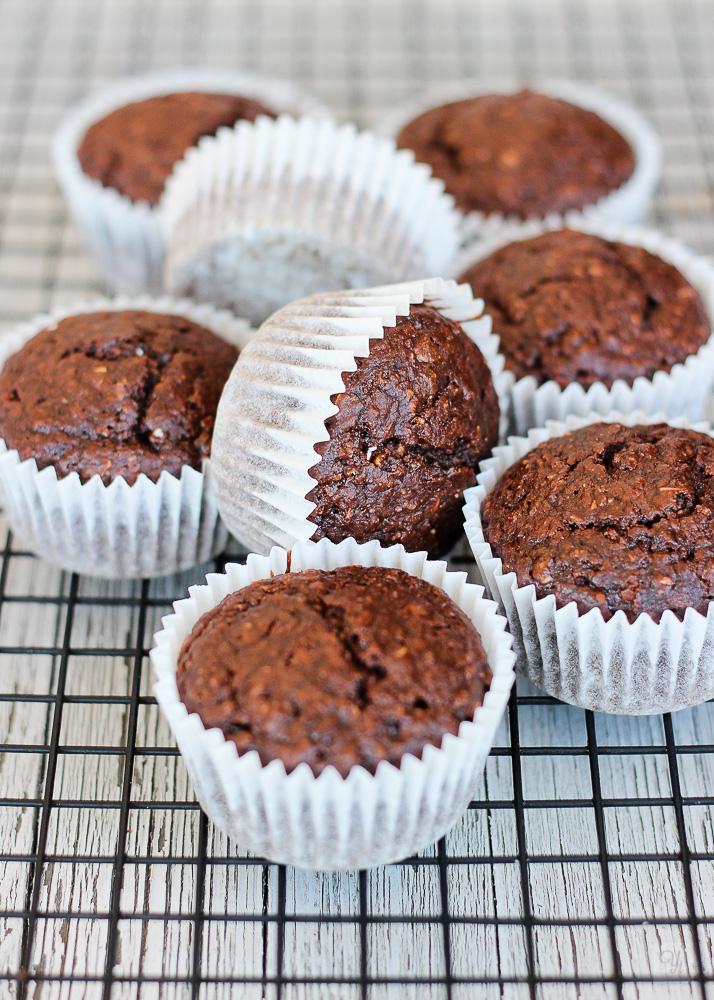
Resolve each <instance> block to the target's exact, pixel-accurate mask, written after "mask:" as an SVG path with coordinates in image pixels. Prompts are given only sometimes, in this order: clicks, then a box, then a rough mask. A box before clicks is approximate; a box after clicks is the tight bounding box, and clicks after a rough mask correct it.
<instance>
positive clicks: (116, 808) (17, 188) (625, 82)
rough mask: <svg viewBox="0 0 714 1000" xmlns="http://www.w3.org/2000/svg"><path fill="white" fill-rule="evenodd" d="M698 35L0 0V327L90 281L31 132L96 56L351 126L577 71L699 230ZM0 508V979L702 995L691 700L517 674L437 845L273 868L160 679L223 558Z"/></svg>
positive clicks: (126, 990)
mask: <svg viewBox="0 0 714 1000" xmlns="http://www.w3.org/2000/svg"><path fill="white" fill-rule="evenodd" d="M713 50H714V9H713V8H712V5H711V2H710V0H582V2H579V0H438V2H437V0H412V2H407V0H359V2H358V0H292V2H291V0H4V3H2V5H1V6H0V321H1V322H2V325H3V327H4V328H9V327H11V326H12V325H13V324H15V323H17V322H19V321H21V320H23V319H25V318H27V317H29V316H31V315H32V314H33V313H35V312H37V311H40V310H43V309H47V308H49V307H50V306H51V305H57V304H70V303H72V302H74V301H76V300H78V299H79V298H82V297H86V296H87V294H93V293H94V292H95V291H96V290H97V286H96V284H95V272H94V270H93V267H92V265H91V262H90V261H89V260H88V258H87V256H86V255H85V253H84V251H83V249H82V247H81V245H80V243H79V238H78V235H77V233H76V232H75V230H74V229H73V227H72V226H71V225H70V224H69V222H68V220H67V217H66V213H65V210H64V206H63V204H62V201H61V198H60V196H59V193H58V191H57V189H56V186H55V184H54V181H53V178H52V173H51V168H50V165H49V155H48V150H49V137H50V135H51V131H52V129H53V127H54V125H55V123H56V121H57V118H58V116H59V115H60V114H61V113H62V111H63V110H64V109H65V108H66V107H68V106H70V105H71V104H72V103H73V102H75V101H76V100H77V99H79V98H80V97H81V96H82V95H83V94H84V93H86V92H88V91H90V90H92V89H94V88H96V87H97V86H99V85H100V84H101V83H102V82H103V81H105V80H107V79H111V78H114V77H117V76H121V75H125V74H127V73H132V72H139V71H143V70H146V69H153V68H161V67H164V66H166V67H173V66H175V65H182V64H183V65H185V64H207V65H214V66H241V67H246V68H249V69H258V70H261V71H265V72H269V73H273V74H278V75H282V76H288V77H292V78H294V79H296V80H298V81H299V82H300V83H302V84H303V85H304V86H306V87H308V88H310V89H312V90H313V91H314V92H315V93H316V95H317V96H318V97H320V98H321V99H322V100H324V101H325V103H327V104H328V105H330V106H331V107H332V109H333V110H334V111H335V113H337V114H338V115H340V116H342V117H344V118H353V119H355V120H357V121H358V122H359V123H360V124H363V125H364V124H371V123H372V122H373V121H375V120H376V118H377V117H378V116H379V114H380V113H382V112H383V111H385V110H386V109H387V108H388V107H389V106H390V105H391V104H394V103H395V102H397V101H400V100H402V99H404V98H405V97H406V96H408V95H409V94H411V93H412V92H415V91H416V90H418V89H420V88H421V87H424V86H428V85H433V84H437V83H440V82H443V81H448V80H454V79H460V78H463V77H466V76H472V75H479V74H483V75H500V74H516V75H522V76H529V75H544V76H545V75H549V76H566V77H575V78H581V79H585V80H588V81H591V82H593V83H596V84H600V85H601V86H604V87H606V88H607V89H609V90H610V91H612V92H614V93H617V94H620V95H621V96H623V97H625V98H627V99H629V100H631V101H633V102H635V103H636V104H638V105H639V106H640V107H641V108H642V109H643V110H644V111H645V112H646V113H647V115H648V116H649V117H650V118H651V120H652V121H653V123H654V125H655V127H656V128H657V130H658V131H659V133H660V135H661V136H662V138H663V142H664V147H665V156H666V169H665V174H664V179H663V182H662V184H661V186H660V189H659V192H658V196H657V200H656V203H655V206H654V210H653V216H652V220H653V221H654V222H655V223H656V224H657V225H660V226H662V227H663V228H665V229H667V230H668V231H669V232H670V233H672V234H674V235H677V236H679V237H680V238H682V239H683V240H684V241H685V242H687V243H689V244H690V245H691V246H693V247H694V248H695V249H696V250H698V251H699V252H702V253H708V252H710V251H711V249H712V247H713V246H714V195H713V192H714V111H713V110H712V109H713V108H714V69H712V62H711V59H710V52H711V51H713ZM0 531H2V533H1V534H0V539H4V541H3V542H0V544H3V546H4V547H3V549H2V553H1V554H2V563H1V566H0V743H1V744H2V752H1V754H0V996H3V997H4V996H8V997H13V998H19V1000H24V998H27V1000H29V998H33V1000H40V998H42V1000H47V998H51V1000H52V998H55V997H57V998H69V1000H76V998H80V997H81V998H85V997H86V998H91V1000H94V998H104V1000H109V998H112V1000H116V998H125V997H126V998H134V997H137V998H142V1000H145V998H154V997H156V998H164V997H165V998H172V1000H173V998H179V1000H182V998H205V1000H209V998H211V1000H213V998H221V997H226V998H228V997H230V998H233V997H240V998H241V1000H242V998H244V997H248V998H251V997H255V998H262V997H268V998H276V1000H277V998H280V1000H288V998H290V1000H292V998H296V1000H297V998H301V1000H302V998H305V1000H307V998H315V1000H326V998H332V997H335V998H338V1000H343V998H349V1000H352V998H354V1000H359V998H363V997H369V998H370V1000H382V998H390V1000H392V998H394V1000H401V998H404V997H414V998H417V1000H422V998H427V1000H432V998H453V1000H467V998H468V1000H471V998H474V1000H476V998H478V1000H480V998H482V997H486V998H490V997H493V998H496V997H499V998H515V1000H520V998H524V1000H536V998H539V1000H550V998H564V1000H566V998H567V1000H570V998H573V1000H575V998H606V1000H609V998H613V1000H614V998H622V1000H630V998H635V997H637V998H649V997H655V998H657V997H661V996H667V997H673V998H676V1000H678V998H680V997H681V998H684V997H694V998H697V1000H699V998H707V997H709V998H711V997H714V946H713V941H712V922H713V921H714V811H713V809H714V709H713V707H712V705H711V704H707V705H702V706H699V707H698V708H696V709H693V710H691V711H687V712H681V713H678V714H677V715H674V716H664V717H661V716H656V717H651V718H618V717H606V716H597V715H593V714H592V713H589V712H584V711H581V710H579V709H575V708H571V707H568V706H565V705H561V704H559V703H557V702H554V701H553V700H552V699H549V698H547V697H545V696H542V695H540V694H539V693H538V692H537V691H536V690H535V689H534V688H532V687H530V686H528V685H527V684H525V683H523V682H519V685H518V691H517V695H515V694H514V697H513V698H512V700H511V703H510V706H509V711H508V714H507V718H506V720H505V721H504V724H503V726H502V728H501V730H500V732H499V735H498V738H497V740H496V746H495V747H494V750H493V753H492V755H491V757H490V758H489V761H488V764H487V767H486V772H485V775H484V780H483V782H482V784H481V786H480V788H479V790H478V792H477V797H476V799H475V800H474V801H473V802H472V803H471V806H470V808H469V810H468V813H467V815H466V816H465V817H464V819H463V820H462V821H461V822H460V824H458V825H457V827H456V828H455V830H453V831H452V832H451V833H449V835H448V836H447V837H445V838H444V839H443V840H442V841H440V842H439V843H438V844H436V845H434V846H433V847H432V848H430V849H429V850H427V851H424V852H423V854H422V855H420V856H419V857H417V858H411V859H408V860H406V861H404V862H403V863H401V864H398V865H390V866H387V867H385V868H380V869H375V870H370V871H367V872H349V873H342V874H332V875H324V874H318V873H310V872H301V871H297V870H294V869H290V868H285V867H281V866H276V865H270V864H266V863H265V862H264V861H263V860H261V859H260V858H256V857H252V856H246V854H245V852H243V851H242V850H241V848H240V846H239V845H236V844H233V843H232V842H230V841H229V840H228V839H227V838H226V837H225V836H224V835H223V834H222V833H221V832H220V831H218V830H216V829H215V828H214V827H213V825H212V824H211V823H210V822H208V820H207V819H206V818H205V816H203V815H202V813H201V811H200V809H199V807H198V805H197V803H196V802H195V800H194V797H193V795H192V792H191V789H190V785H189V783H188V780H187V777H186V773H185V771H184V768H183V764H182V761H181V758H180V756H179V755H178V753H177V751H176V749H175V747H174V745H173V742H172V739H171V735H170V733H169V731H168V728H167V727H166V726H165V725H164V723H163V721H162V720H161V718H160V716H159V713H158V710H157V707H156V705H155V702H154V699H153V697H152V695H151V676H150V668H149V662H148V659H147V652H148V649H149V648H150V645H151V636H152V634H153V632H154V631H155V630H156V629H157V628H158V626H159V623H160V618H161V615H162V614H164V613H166V612H168V611H169V610H170V605H171V602H172V601H173V600H174V599H177V598H180V597H183V596H184V595H185V592H186V589H187V587H188V586H189V585H190V584H191V583H194V582H197V581H200V580H201V579H202V577H203V574H204V573H205V572H206V571H207V570H210V569H212V568H215V567H213V566H204V567H199V568H197V569H196V570H195V571H193V572H191V573H187V574H184V575H183V576H181V577H175V578H167V579H164V580H158V581H144V582H135V583H104V582H101V581H92V580H88V579H85V578H80V577H77V576H70V575H68V574H64V573H61V572H60V571H59V570H56V569H54V568H53V567H51V566H48V565H47V564H45V563H43V562H41V561H40V560H37V559H35V558H33V557H31V556H30V555H29V554H28V553H26V552H23V551H21V550H20V549H19V548H18V547H17V546H15V545H14V544H13V541H12V539H11V537H10V536H9V535H7V532H6V529H4V528H2V529H0ZM451 562H452V564H453V566H454V567H455V568H460V569H466V570H467V571H468V570H469V569H470V566H471V564H470V560H469V558H468V557H467V555H466V549H465V548H463V547H462V549H461V550H460V554H459V555H455V556H453V557H452V560H451ZM219 568H220V566H219Z"/></svg>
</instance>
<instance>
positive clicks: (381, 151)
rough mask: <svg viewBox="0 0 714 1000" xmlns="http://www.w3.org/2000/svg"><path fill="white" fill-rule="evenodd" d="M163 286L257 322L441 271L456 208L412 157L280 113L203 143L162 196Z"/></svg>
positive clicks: (368, 136) (447, 259)
mask: <svg viewBox="0 0 714 1000" xmlns="http://www.w3.org/2000/svg"><path fill="white" fill-rule="evenodd" d="M163 205H164V222H165V229H166V254H167V259H166V287H167V288H168V289H170V290H171V291H172V292H174V293H176V294H182V295H190V296H191V297H192V298H194V299H196V300H198V301H208V302H211V303H213V305H216V306H219V307H221V308H231V309H233V310H234V312H237V313H238V314H239V315H241V316H246V317H247V318H248V319H250V320H251V322H253V323H254V324H258V323H260V322H262V321H263V320H265V319H266V318H267V317H268V316H270V315H271V314H272V313H273V312H275V310H276V309H279V308H281V307H282V306H284V305H286V304H287V303H288V302H292V301H293V300H295V299H298V298H302V297H303V296H306V295H310V294H313V293H317V292H324V291H330V290H332V289H343V288H362V287H367V286H369V285H375V284H384V283H387V282H392V281H403V280H407V279H412V278H421V277H423V276H424V275H425V274H440V273H442V272H443V271H444V269H445V268H446V267H447V266H448V265H449V264H450V263H451V260H452V258H453V256H454V253H455V252H456V250H457V247H458V241H459V236H458V227H459V224H460V216H459V213H458V212H456V210H455V208H454V207H453V199H452V198H451V197H450V196H449V195H445V194H444V185H443V183H442V182H441V181H438V180H435V179H434V178H433V177H432V176H431V171H430V169H429V167H427V166H425V165H424V164H415V163H414V156H413V154H412V153H411V151H408V150H402V151H400V152H398V151H397V150H396V149H395V147H394V144H393V143H392V142H391V141H388V140H385V139H378V138H377V137H376V136H374V135H373V134H372V133H370V132H362V133H359V132H357V131H356V129H355V128H354V126H352V125H342V126H338V125H336V124H335V123H333V122H331V121H328V120H318V119H312V118H304V119H302V120H300V121H295V119H293V118H290V117H289V116H281V117H280V118H278V119H277V120H275V121H273V120H270V119H266V118H261V119H259V120H258V121H256V122H255V123H253V124H251V123H249V122H238V123H237V125H236V127H235V128H234V129H224V130H222V131H221V132H220V133H219V134H218V135H217V136H216V137H214V138H210V139H209V138H206V139H203V140H202V141H201V142H200V144H199V146H198V147H197V148H196V149H194V150H190V151H189V153H188V154H187V155H186V157H185V159H184V160H183V162H182V163H181V164H180V165H179V166H177V168H176V170H175V171H174V174H173V176H172V177H171V179H170V181H169V183H168V184H167V187H166V193H165V196H164V202H163Z"/></svg>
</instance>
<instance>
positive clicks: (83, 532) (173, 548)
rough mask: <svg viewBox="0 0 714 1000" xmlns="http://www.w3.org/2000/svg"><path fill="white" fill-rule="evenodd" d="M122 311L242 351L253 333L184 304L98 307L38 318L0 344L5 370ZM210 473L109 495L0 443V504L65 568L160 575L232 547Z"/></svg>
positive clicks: (141, 480) (190, 472)
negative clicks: (177, 323) (185, 327)
mask: <svg viewBox="0 0 714 1000" xmlns="http://www.w3.org/2000/svg"><path fill="white" fill-rule="evenodd" d="M124 309H144V310H147V311H149V312H156V313H166V314H171V315H179V316H185V317H186V318H187V319H190V320H193V321H194V322H195V323H199V324H201V325H202V326H205V327H206V328H207V329H210V330H211V331H212V332H213V333H215V334H216V335H218V336H220V337H222V338H223V339H224V340H227V341H229V342H230V343H232V344H234V345H235V346H237V347H239V348H242V347H244V346H245V345H246V344H247V342H248V340H249V338H250V336H251V334H252V333H253V331H252V329H251V328H250V326H249V325H248V324H247V323H246V322H245V321H244V320H241V319H238V318H236V317H235V316H232V315H231V314H230V313H227V312H219V311H217V310H215V309H213V308H212V307H211V306H206V305H197V304H195V303H193V302H189V301H188V300H186V299H183V300H181V299H171V298H169V297H166V296H165V297H162V298H151V297H149V296H141V297H138V298H127V297H124V296H120V297H117V298H112V299H95V300H93V301H91V302H83V303H78V304H76V305H74V306H72V307H71V308H62V309H56V310H54V311H53V312H50V313H46V314H42V315H39V316H35V317H34V318H33V319H31V320H29V321H28V322H25V323H22V324H21V325H20V326H18V327H17V328H16V329H15V330H12V331H10V332H8V333H6V334H3V335H2V336H0V368H2V367H3V366H4V364H5V362H6V361H7V359H8V358H9V357H10V356H11V355H13V354H15V353H17V351H19V350H20V349H21V347H22V346H23V345H24V344H25V343H27V341H29V340H30V339H31V338H32V337H34V336H35V334H37V333H39V332H40V331H41V330H44V329H46V328H47V327H49V326H52V325H53V324H56V323H58V322H60V320H62V319H65V318H66V317H67V316H74V315H79V314H82V313H88V312H101V311H105V310H106V311H112V312H116V311H121V310H124ZM206 466H207V463H205V462H204V467H203V469H202V470H200V471H199V470H197V469H193V468H190V467H189V466H184V467H183V469H182V470H181V475H180V476H179V477H176V476H173V475H171V474H170V473H168V472H162V473H161V475H160V476H159V478H158V480H157V482H152V480H150V479H149V478H148V477H147V476H145V475H143V474H142V475H140V476H139V477H138V478H137V479H136V481H135V482H134V483H133V484H132V485H131V486H129V485H128V484H127V482H126V480H125V479H124V478H123V477H122V476H119V477H117V478H116V479H115V480H113V481H112V482H111V483H110V484H109V485H108V486H105V485H104V483H103V482H102V480H101V479H100V477H99V476H98V475H95V476H93V477H92V478H91V479H90V480H89V481H88V482H86V483H82V482H81V481H80V478H79V476H78V475H77V473H76V472H73V473H70V474H69V475H66V476H63V477H61V478H58V476H57V472H56V471H55V469H54V468H53V467H52V466H48V467H46V468H44V469H42V470H38V468H37V463H36V461H35V459H34V458H29V459H25V461H22V460H21V459H20V456H19V454H18V452H17V451H16V450H15V449H9V448H8V447H7V444H6V442H5V441H4V440H3V439H2V438H0V498H1V499H2V505H3V508H4V510H5V514H6V516H7V519H8V523H9V526H10V528H11V530H12V531H13V533H14V534H15V535H16V537H17V538H18V539H19V540H20V541H21V542H22V544H23V545H24V546H26V547H27V548H28V549H30V550H31V551H32V552H35V553H36V554H37V555H39V556H40V557H41V558H43V559H46V560H48V561H49V562H52V563H55V564H57V565H59V566H61V567H62V568H63V569H66V570H70V571H72V572H77V573H85V574H88V575H91V576H100V577H105V578H111V579H128V578H137V577H146V576H163V575H165V574H167V573H174V572H178V571H180V570H183V569H188V568H189V567H191V566H195V565H197V564H199V563H201V562H203V561H204V560H206V559H209V558H211V557H212V556H214V555H217V554H218V553H219V552H221V551H222V550H223V549H224V548H225V546H226V542H227V540H228V533H227V531H226V528H225V526H224V525H223V523H222V522H221V520H220V517H219V514H218V509H217V506H216V500H215V495H214V492H213V488H212V485H211V483H210V477H209V475H208V469H207V468H206Z"/></svg>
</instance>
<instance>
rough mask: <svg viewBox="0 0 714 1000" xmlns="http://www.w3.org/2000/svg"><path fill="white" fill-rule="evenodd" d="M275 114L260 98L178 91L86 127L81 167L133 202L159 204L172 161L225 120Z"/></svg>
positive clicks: (231, 122) (229, 123) (231, 121)
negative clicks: (258, 99)
mask: <svg viewBox="0 0 714 1000" xmlns="http://www.w3.org/2000/svg"><path fill="white" fill-rule="evenodd" d="M258 115H268V116H269V117H271V118H276V117H277V115H276V112H275V111H273V110H272V109H271V108H267V107H266V106H265V105H264V104H261V103H260V101H256V100H253V98H251V97H241V96H239V95H236V94H208V93H193V92H190V93H178V94H162V95H160V96H158V97H149V98H147V99H146V100H144V101H137V102H135V103H133V104H127V105H126V106H125V107H123V108H117V109H116V110H115V111H112V112H111V113H110V114H108V115H107V116H106V117H105V118H101V119H100V120H99V121H97V122H94V124H93V125H90V127H89V128H88V129H87V131H86V132H85V134H84V137H83V138H82V142H81V144H80V146H79V149H78V150H77V156H78V157H79V162H80V165H81V167H82V170H83V171H84V173H85V174H87V175H88V176H89V177H93V178H94V179H95V180H97V181H99V182H100V183H101V184H103V185H104V187H112V188H116V190H117V191H119V193H120V194H123V195H126V197H127V198H131V200H132V201H147V202H148V203H149V204H150V205H156V203H157V202H158V200H159V198H160V197H161V193H162V191H163V190H164V184H165V183H166V179H167V177H168V176H169V174H170V173H171V170H172V169H173V165H174V163H176V161H177V160H180V159H181V158H182V157H183V155H184V153H185V152H186V150H187V149H189V148H190V147H191V146H195V145H196V143H197V142H198V140H199V139H200V138H201V136H203V135H215V133H216V132H217V131H218V129H219V128H220V127H221V126H222V125H227V126H229V127H230V126H232V125H235V123H236V122H237V121H240V120H241V119H244V120H246V121H250V122H252V121H255V119H256V118H257V117H258Z"/></svg>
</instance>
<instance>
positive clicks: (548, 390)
mask: <svg viewBox="0 0 714 1000" xmlns="http://www.w3.org/2000/svg"><path fill="white" fill-rule="evenodd" d="M559 229H573V230H578V231H580V232H584V233H591V234H592V235H593V236H600V237H601V238H602V239H605V240H614V241H616V242H618V243H626V244H628V245H629V246H637V247H643V248H644V249H645V250H647V251H648V252H649V253H651V254H654V255H655V256H657V257H660V258H661V259H662V260H664V261H667V263H669V264H672V265H674V267H676V268H677V270H678V271H679V272H680V274H682V276H683V277H684V278H686V280H687V281H688V282H689V283H690V285H692V286H693V287H694V288H695V289H696V290H697V291H698V292H699V294H700V296H701V299H702V302H703V303H704V308H705V309H706V311H707V314H708V316H709V320H710V323H711V326H712V329H713V330H714V267H712V265H711V263H710V262H709V260H708V259H707V258H705V257H700V256H698V255H697V254H695V253H694V252H693V251H691V250H689V249H687V247H685V246H683V245H682V244H681V243H680V242H679V241H678V240H675V239H672V238H671V237H668V236H665V235H664V234H663V233H660V232H659V231H658V230H656V229H647V228H645V227H642V226H623V225H620V224H619V223H608V222H602V221H601V220H591V219H587V220H586V219H583V218H582V217H581V216H579V215H578V214H577V213H570V214H568V215H567V216H565V217H564V218H561V217H558V216H554V217H552V218H551V219H549V220H547V221H545V222H538V221H533V222H523V223H519V224H516V223H512V224H510V225H504V226H503V227H502V228H501V229H499V231H498V232H497V233H496V234H494V235H492V236H491V237H489V238H488V239H484V240H482V241H481V242H480V243H478V244H476V245H475V246H473V247H472V248H471V249H470V250H467V251H465V252H463V253H462V254H460V255H459V256H458V258H457V259H456V261H455V265H454V270H453V273H454V275H460V274H462V273H463V272H464V271H465V270H467V268H469V267H471V266H472V265H474V264H475V263H477V261H481V260H483V259H484V258H486V257H488V256H490V254H492V253H494V252H495V251H496V250H498V249H500V248H501V247H503V246H506V245H508V244H509V243H514V242H517V241H519V240H529V239H532V238H534V237H536V236H540V235H542V234H543V233H546V232H551V231H554V230H559ZM474 294H476V295H477V294H478V288H476V289H474ZM713 388H714V333H713V334H712V336H710V338H709V340H708V341H707V342H706V343H705V344H703V345H702V347H700V348H699V350H698V351H697V353H696V354H691V355H690V356H689V357H688V358H687V359H686V361H684V362H683V363H682V364H676V365H673V366H672V369H671V370H670V371H669V372H665V371H660V372H655V375H654V378H651V379H647V378H644V377H639V378H636V379H635V380H634V383H633V384H632V385H628V383H627V382H625V381H623V379H616V380H615V382H614V383H613V385H612V387H611V388H608V387H607V386H606V385H605V384H604V383H602V382H595V383H594V384H593V385H591V386H590V387H589V388H587V389H586V388H584V387H583V386H582V385H580V384H579V383H577V382H571V383H570V385H568V386H566V387H565V388H564V389H563V388H561V386H560V385H558V383H557V382H555V381H553V380H550V381H548V382H544V383H543V384H542V385H539V384H538V381H537V379H536V378H534V377H533V376H531V375H527V376H525V377H524V378H520V379H517V380H515V381H514V382H513V385H512V388H511V410H510V419H511V427H512V429H513V431H514V432H515V433H516V434H526V433H527V431H528V430H529V429H530V428H531V427H543V425H544V424H545V422H546V420H565V418H566V417H567V416H568V415H569V414H574V415H577V416H581V417H583V416H587V415H588V414H589V413H600V414H605V413H609V412H610V411H611V410H617V411H618V412H619V413H632V412H634V411H635V410H637V411H640V412H642V413H664V414H666V415H667V416H668V417H686V418H687V419H688V420H701V419H703V418H704V417H705V415H706V410H707V406H708V405H709V399H710V396H711V393H712V389H713Z"/></svg>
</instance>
